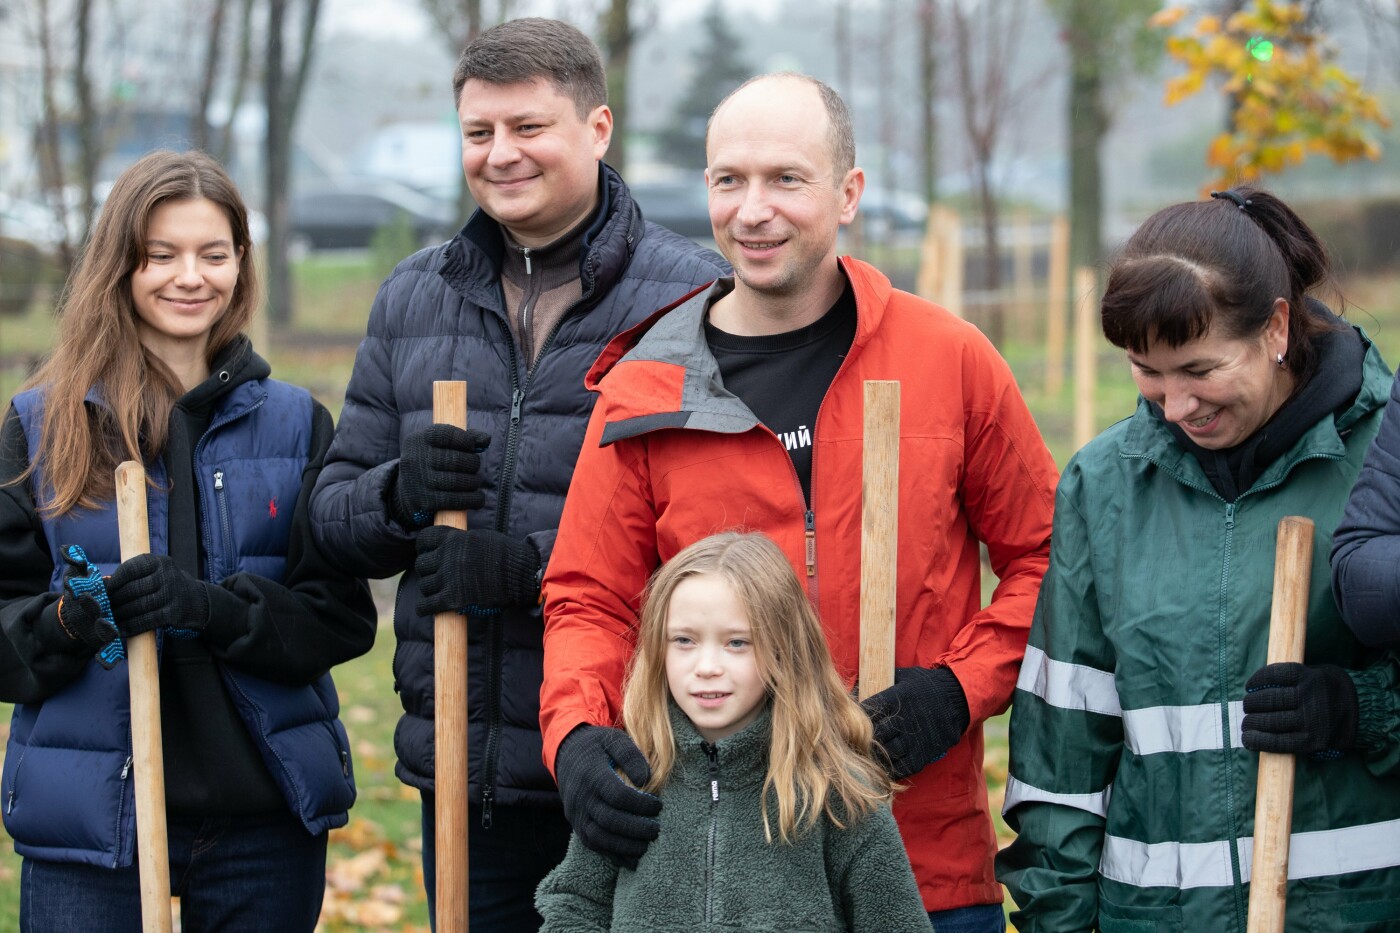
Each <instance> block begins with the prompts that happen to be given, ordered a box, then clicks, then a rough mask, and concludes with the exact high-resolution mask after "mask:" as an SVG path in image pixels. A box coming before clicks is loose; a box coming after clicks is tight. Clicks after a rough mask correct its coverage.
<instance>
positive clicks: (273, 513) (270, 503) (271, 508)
mask: <svg viewBox="0 0 1400 933" xmlns="http://www.w3.org/2000/svg"><path fill="white" fill-rule="evenodd" d="M267 517H268V518H276V517H277V500H276V499H268V500H267Z"/></svg>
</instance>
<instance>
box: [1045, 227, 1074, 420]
mask: <svg viewBox="0 0 1400 933" xmlns="http://www.w3.org/2000/svg"><path fill="white" fill-rule="evenodd" d="M1049 280H1050V281H1049V286H1048V291H1049V294H1048V297H1047V299H1046V302H1045V394H1046V395H1051V396H1054V395H1059V394H1060V389H1061V387H1062V386H1064V384H1065V330H1066V329H1067V325H1066V322H1065V318H1067V317H1068V316H1069V313H1068V312H1069V309H1068V307H1067V306H1066V303H1067V301H1068V299H1067V297H1066V296H1067V294H1068V292H1069V221H1068V220H1066V219H1065V218H1064V217H1063V216H1060V217H1056V218H1055V219H1054V220H1052V221H1050V270H1049Z"/></svg>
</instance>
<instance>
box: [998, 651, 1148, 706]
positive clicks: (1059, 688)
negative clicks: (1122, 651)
mask: <svg viewBox="0 0 1400 933" xmlns="http://www.w3.org/2000/svg"><path fill="white" fill-rule="evenodd" d="M1016 687H1017V689H1019V690H1024V691H1026V692H1027V693H1033V694H1035V695H1036V696H1038V697H1040V698H1041V699H1042V700H1044V701H1045V702H1046V703H1049V704H1050V705H1051V706H1058V707H1060V708H1061V709H1082V710H1086V711H1088V712H1090V713H1102V714H1103V715H1105V716H1121V715H1122V709H1121V707H1120V706H1119V705H1118V688H1117V687H1116V686H1115V685H1114V683H1113V675H1112V674H1111V673H1109V672H1108V671H1101V670H1098V669H1097V668H1093V667H1085V666H1084V665H1082V664H1070V663H1068V662H1066V661H1055V660H1052V659H1051V658H1050V656H1049V655H1047V654H1046V653H1045V652H1044V651H1042V650H1040V649H1039V648H1034V647H1029V646H1028V647H1027V648H1026V657H1025V660H1023V661H1022V662H1021V674H1020V676H1019V677H1017V678H1016Z"/></svg>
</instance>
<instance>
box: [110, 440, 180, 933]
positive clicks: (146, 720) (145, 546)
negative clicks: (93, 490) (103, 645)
mask: <svg viewBox="0 0 1400 933" xmlns="http://www.w3.org/2000/svg"><path fill="white" fill-rule="evenodd" d="M116 482H117V528H118V534H119V536H120V541H121V557H122V560H123V561H128V560H131V559H132V558H133V557H136V556H138V555H141V554H146V553H148V552H149V551H150V550H151V536H150V525H149V523H148V518H147V515H146V469H145V467H143V466H142V465H141V464H139V463H137V462H136V461H135V460H128V461H126V462H125V463H122V464H121V465H120V466H118V467H117V475H116ZM124 641H125V646H126V664H127V683H128V686H129V687H130V689H131V769H132V781H134V785H133V787H132V790H133V792H134V794H135V797H136V860H137V864H138V866H139V867H140V874H141V929H142V930H143V931H144V933H170V931H171V929H172V926H173V923H172V917H171V913H170V851H169V849H168V848H167V845H168V843H167V839H166V831H165V754H164V747H163V744H162V741H161V734H160V665H159V664H158V662H157V657H156V633H155V632H142V633H141V634H140V635H132V636H131V637H130V638H127V639H124Z"/></svg>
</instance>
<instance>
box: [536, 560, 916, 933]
mask: <svg viewBox="0 0 1400 933" xmlns="http://www.w3.org/2000/svg"><path fill="white" fill-rule="evenodd" d="M623 716H624V718H625V720H626V722H627V727H628V732H629V733H630V734H631V737H632V739H633V740H634V741H635V742H636V745H635V747H633V746H632V745H631V743H630V742H629V743H623V744H620V745H617V746H613V747H614V748H616V749H617V754H618V758H619V760H618V762H617V765H618V768H619V771H620V772H621V773H624V774H626V775H627V776H628V778H629V780H630V781H631V782H632V783H633V784H635V785H637V786H640V787H641V788H642V789H643V790H645V791H647V792H648V793H655V794H657V795H658V796H659V797H660V798H661V801H662V804H663V805H662V808H661V814H660V816H659V817H658V820H659V822H660V823H661V832H660V834H659V836H658V837H657V839H656V841H655V842H653V843H651V845H650V846H649V847H648V848H647V851H646V854H645V855H643V856H642V857H641V859H640V860H639V862H638V863H637V865H636V867H635V868H619V867H618V866H617V865H615V864H613V863H612V862H611V861H609V860H608V858H607V857H606V856H603V855H600V854H599V853H597V852H595V851H593V850H592V849H589V848H587V847H586V846H584V845H583V844H582V843H580V842H579V838H578V836H574V837H573V838H572V839H571V840H570V841H569V851H568V855H566V856H565V858H564V861H563V862H562V863H561V864H560V865H559V867H558V868H556V869H555V870H554V871H553V872H551V873H550V874H549V875H548V876H547V877H546V878H545V879H544V881H543V882H541V883H540V887H539V891H538V892H537V894H536V895H535V907H536V909H538V910H539V912H540V914H541V916H543V917H544V926H543V927H542V928H541V933H607V931H611V933H709V931H720V930H746V931H750V933H780V931H781V933H796V931H802V933H844V931H850V933H928V930H929V920H928V915H927V914H926V913H925V912H924V906H923V901H922V899H921V898H920V896H919V890H918V887H917V886H916V885H915V883H914V873H913V870H912V869H910V867H909V858H908V856H906V855H905V852H904V844H903V843H902V842H901V841H900V836H899V830H898V829H897V828H896V827H895V823H894V816H893V814H892V813H891V812H890V806H889V797H890V793H891V786H890V781H889V778H888V777H886V775H885V770H884V768H883V767H881V766H880V765H878V764H877V763H876V762H875V760H874V758H873V757H872V741H873V739H872V736H873V730H872V727H871V724H870V720H869V719H868V718H867V717H866V714H865V713H864V712H863V711H862V710H861V708H860V706H859V705H858V704H857V703H856V702H855V700H853V699H852V698H851V696H850V694H848V693H847V692H846V688H845V685H844V684H843V683H842V681H841V678H840V677H839V676H838V675H837V673H836V668H835V666H834V665H833V664H832V663H831V655H830V653H829V651H828V649H827V646H826V638H825V636H824V635H823V634H822V629H821V624H820V623H819V622H818V621H817V614H816V611H815V610H814V609H813V608H812V605H811V603H809V602H808V601H807V596H806V593H805V591H804V590H803V588H802V585H801V584H800V583H798V581H797V577H796V575H795V574H794V572H793V568H792V566H791V565H790V564H789V563H788V560H787V557H785V556H784V554H783V552H782V550H780V549H779V548H778V546H777V545H776V544H774V543H773V542H772V540H770V539H769V538H766V537H764V536H763V535H761V534H738V533H734V532H729V533H725V534H719V535H713V536H711V537H709V538H704V539H702V540H700V541H697V542H696V543H694V544H692V545H690V546H689V547H687V548H685V549H684V550H682V551H681V552H680V553H678V554H677V555H676V556H675V557H673V558H672V559H671V560H670V561H668V562H667V563H666V564H665V565H664V566H663V567H662V568H661V570H660V571H658V572H657V574H656V576H655V577H654V578H653V579H652V582H651V583H650V584H649V585H648V587H647V592H646V594H645V595H644V597H643V604H642V621H641V628H640V633H639V635H638V644H637V651H636V655H635V657H634V659H633V664H632V670H631V673H630V675H629V677H628V680H627V685H626V687H625V688H624V696H623ZM584 728H590V729H602V728H603V727H600V726H586V727H584ZM604 733H605V735H604V736H603V741H604V742H605V743H607V742H608V741H609V739H610V738H613V736H611V735H607V734H606V733H616V730H613V729H604ZM617 737H618V738H621V736H620V735H619V736H617ZM628 749H630V755H629V754H628V753H627V750H628ZM638 749H640V755H639V754H638ZM648 769H650V770H649V772H648ZM618 787H619V788H621V787H622V784H621V782H619V784H618Z"/></svg>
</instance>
